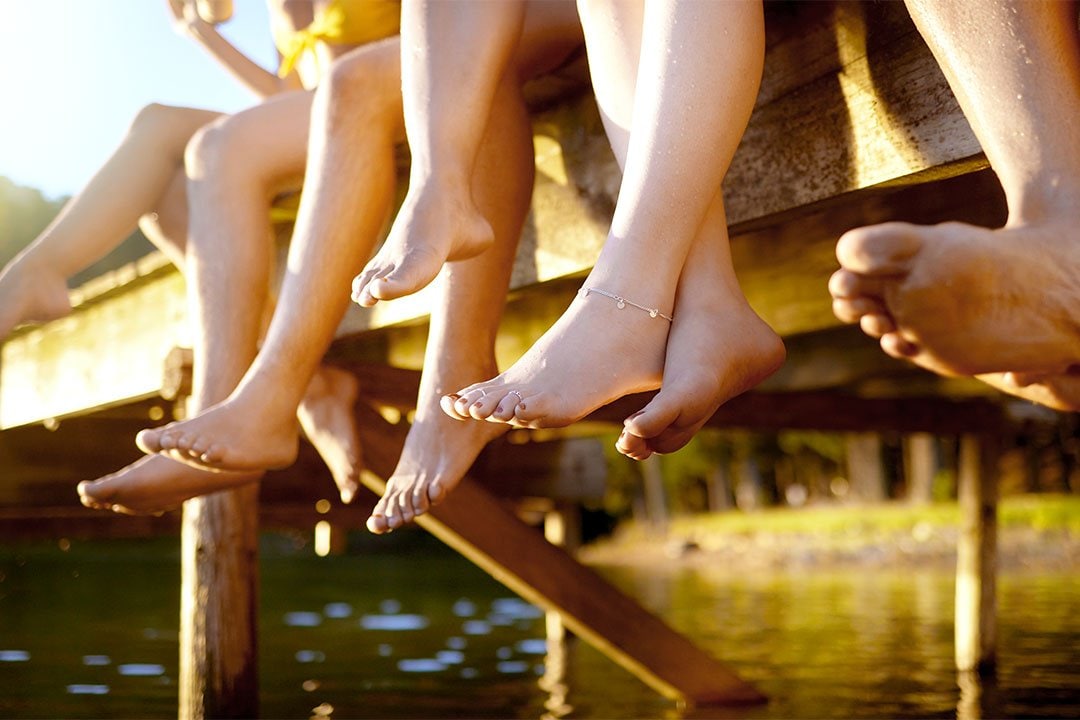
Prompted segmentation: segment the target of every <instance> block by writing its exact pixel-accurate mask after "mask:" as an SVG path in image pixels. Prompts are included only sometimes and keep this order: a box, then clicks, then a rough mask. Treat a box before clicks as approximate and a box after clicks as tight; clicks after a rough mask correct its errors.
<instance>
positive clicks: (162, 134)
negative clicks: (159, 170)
mask: <svg viewBox="0 0 1080 720" xmlns="http://www.w3.org/2000/svg"><path fill="white" fill-rule="evenodd" d="M179 113H180V108H177V107H174V106H172V105H162V104H160V103H150V104H149V105H147V106H145V107H143V108H142V109H141V110H139V112H137V113H135V117H134V119H132V121H131V125H130V126H128V131H127V139H128V141H129V142H131V141H134V142H139V143H143V144H146V145H147V146H148V147H149V146H153V149H154V150H155V151H156V152H171V153H175V154H176V156H177V158H179V154H180V151H181V150H182V149H183V147H184V144H185V143H186V142H187V140H188V138H189V136H190V135H189V133H190V131H189V130H186V129H184V126H183V124H182V123H178V122H177V116H178V114H179Z"/></svg>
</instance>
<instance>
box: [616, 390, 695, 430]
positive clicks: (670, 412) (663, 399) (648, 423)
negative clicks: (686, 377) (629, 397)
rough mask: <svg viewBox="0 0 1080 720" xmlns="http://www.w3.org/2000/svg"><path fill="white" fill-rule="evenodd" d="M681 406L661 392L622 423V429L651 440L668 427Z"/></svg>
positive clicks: (675, 417)
mask: <svg viewBox="0 0 1080 720" xmlns="http://www.w3.org/2000/svg"><path fill="white" fill-rule="evenodd" d="M681 409H682V408H681V406H680V405H679V404H678V403H677V402H674V401H671V400H669V399H668V397H667V395H666V394H665V393H664V392H663V391H662V390H661V391H660V393H659V394H658V395H657V396H656V397H654V398H653V399H652V400H651V401H649V404H648V405H646V406H645V407H643V408H642V409H641V410H639V411H638V412H636V413H634V414H633V415H631V416H630V417H628V418H626V420H625V421H623V428H624V429H625V430H626V431H627V432H629V433H630V434H632V435H636V436H638V437H640V438H651V437H655V436H656V435H659V434H660V433H661V432H663V431H664V430H665V429H666V428H668V427H670V426H671V424H672V423H674V422H675V421H676V420H677V419H678V417H679V412H680V411H681Z"/></svg>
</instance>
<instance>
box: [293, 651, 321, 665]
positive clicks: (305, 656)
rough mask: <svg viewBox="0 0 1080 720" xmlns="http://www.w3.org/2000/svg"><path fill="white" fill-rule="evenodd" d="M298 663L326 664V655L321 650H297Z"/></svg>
mask: <svg viewBox="0 0 1080 720" xmlns="http://www.w3.org/2000/svg"><path fill="white" fill-rule="evenodd" d="M296 662H298V663H321V662H326V653H324V652H323V651H321V650H297V651H296Z"/></svg>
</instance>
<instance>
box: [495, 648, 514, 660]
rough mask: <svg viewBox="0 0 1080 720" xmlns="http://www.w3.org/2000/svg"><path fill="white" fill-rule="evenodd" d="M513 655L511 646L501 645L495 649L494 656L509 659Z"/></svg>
mask: <svg viewBox="0 0 1080 720" xmlns="http://www.w3.org/2000/svg"><path fill="white" fill-rule="evenodd" d="M513 656H514V650H513V648H508V647H501V648H499V649H498V650H496V651H495V657H497V658H499V659H500V660H509V659H510V658H512V657H513Z"/></svg>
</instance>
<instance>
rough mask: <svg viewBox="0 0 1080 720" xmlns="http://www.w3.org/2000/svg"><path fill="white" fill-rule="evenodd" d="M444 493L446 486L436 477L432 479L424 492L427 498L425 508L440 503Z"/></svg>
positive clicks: (444, 495)
mask: <svg viewBox="0 0 1080 720" xmlns="http://www.w3.org/2000/svg"><path fill="white" fill-rule="evenodd" d="M446 493H447V489H446V486H445V485H443V483H442V482H440V481H439V479H438V478H435V479H434V480H432V481H431V483H430V484H429V485H428V486H427V489H426V492H425V495H426V496H427V500H428V505H427V508H428V509H430V508H431V506H433V505H438V504H439V503H441V502H442V501H443V499H444V498H445V497H446Z"/></svg>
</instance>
